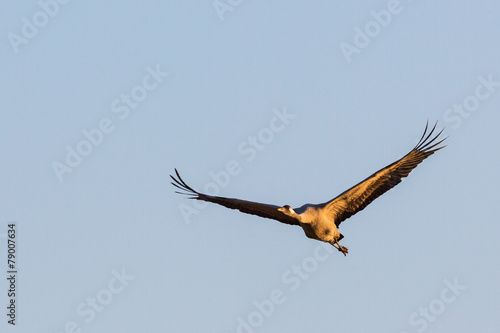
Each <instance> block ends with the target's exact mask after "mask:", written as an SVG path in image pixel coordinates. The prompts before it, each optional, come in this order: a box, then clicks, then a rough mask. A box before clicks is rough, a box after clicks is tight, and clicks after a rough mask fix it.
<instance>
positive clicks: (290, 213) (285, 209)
mask: <svg viewBox="0 0 500 333" xmlns="http://www.w3.org/2000/svg"><path fill="white" fill-rule="evenodd" d="M278 211H280V212H282V213H283V214H286V215H288V216H292V217H296V216H297V213H295V211H294V210H293V208H292V207H290V206H289V205H284V206H283V207H281V208H278Z"/></svg>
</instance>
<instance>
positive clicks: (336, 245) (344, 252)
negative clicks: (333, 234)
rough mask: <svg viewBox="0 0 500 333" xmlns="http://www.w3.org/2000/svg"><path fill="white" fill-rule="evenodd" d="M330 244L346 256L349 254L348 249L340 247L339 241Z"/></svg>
mask: <svg viewBox="0 0 500 333" xmlns="http://www.w3.org/2000/svg"><path fill="white" fill-rule="evenodd" d="M330 244H332V245H333V246H335V248H337V250H339V251H340V252H342V253H343V254H344V256H346V255H347V252H348V250H347V247H345V246H342V245H340V244H339V242H338V241H335V242H332V243H330Z"/></svg>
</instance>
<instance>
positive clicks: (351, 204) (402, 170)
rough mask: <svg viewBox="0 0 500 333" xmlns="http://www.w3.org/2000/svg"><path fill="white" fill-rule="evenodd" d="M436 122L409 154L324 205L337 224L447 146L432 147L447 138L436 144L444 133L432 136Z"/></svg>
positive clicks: (425, 131) (361, 208)
mask: <svg viewBox="0 0 500 333" xmlns="http://www.w3.org/2000/svg"><path fill="white" fill-rule="evenodd" d="M436 125H437V122H436ZM436 125H434V127H433V128H432V130H431V131H430V133H429V134H428V135H427V136H426V133H427V127H428V124H427V125H426V126H425V130H424V134H423V135H422V137H421V138H420V141H419V142H418V143H417V145H416V146H415V148H413V149H412V151H410V152H409V153H408V154H407V155H406V156H404V157H403V158H401V159H400V160H398V161H396V162H394V163H392V164H390V165H388V166H386V167H385V168H383V169H380V170H379V171H377V172H375V173H374V174H373V175H371V176H370V177H368V178H366V179H365V180H363V181H362V182H360V183H359V184H357V185H355V186H353V187H351V188H350V189H348V190H347V191H345V192H344V193H342V194H340V195H339V196H337V197H336V198H334V199H333V200H331V201H329V202H327V203H325V204H324V209H325V210H326V211H327V212H329V213H331V214H333V217H334V219H335V224H336V225H337V227H338V226H339V225H340V223H342V221H344V220H345V219H348V218H349V217H351V216H352V215H354V214H356V213H357V212H359V211H360V210H363V209H364V208H365V207H366V206H368V204H370V203H371V202H372V201H373V200H375V199H376V198H378V197H379V196H381V195H382V194H384V193H385V192H387V191H388V190H390V189H391V188H393V187H394V186H396V185H397V184H399V183H400V182H401V178H404V177H406V176H408V174H409V173H410V172H411V171H412V170H413V169H414V168H416V167H417V165H418V164H420V162H422V161H423V160H425V159H426V158H427V157H429V156H431V155H432V154H434V153H435V152H436V151H438V150H440V149H442V148H444V147H445V146H443V147H438V148H435V149H433V148H434V147H436V146H437V145H439V144H440V143H441V142H443V141H444V140H445V139H446V138H444V139H442V140H441V141H439V142H437V143H434V144H433V142H434V141H436V139H437V138H438V137H439V135H440V134H441V133H442V132H443V130H441V132H439V133H438V134H437V135H436V136H434V137H433V138H432V139H430V138H431V135H432V133H433V132H434V130H435V128H436Z"/></svg>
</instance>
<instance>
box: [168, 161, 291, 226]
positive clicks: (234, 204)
mask: <svg viewBox="0 0 500 333" xmlns="http://www.w3.org/2000/svg"><path fill="white" fill-rule="evenodd" d="M175 174H176V175H177V178H175V177H174V176H172V175H170V178H172V180H173V182H172V185H174V186H175V187H177V188H178V189H180V190H182V191H183V192H179V191H176V193H179V194H184V195H188V196H189V199H196V200H203V201H208V202H213V203H216V204H219V205H222V206H224V207H227V208H231V209H237V210H239V211H240V212H243V213H247V214H252V215H257V216H260V217H265V218H268V219H273V220H277V221H280V222H282V223H286V224H292V225H299V223H298V221H297V220H296V219H294V218H292V217H290V216H288V215H286V214H284V213H282V212H280V211H279V210H278V208H280V207H279V206H274V205H268V204H263V203H258V202H252V201H246V200H240V199H233V198H224V197H217V196H212V195H207V194H203V193H200V192H197V191H195V190H193V189H192V188H191V187H190V186H188V185H187V184H186V183H185V182H184V180H182V178H181V176H180V175H179V172H178V171H177V169H175Z"/></svg>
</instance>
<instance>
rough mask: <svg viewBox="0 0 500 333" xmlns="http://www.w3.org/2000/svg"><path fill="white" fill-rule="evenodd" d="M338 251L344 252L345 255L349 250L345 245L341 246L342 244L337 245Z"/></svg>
mask: <svg viewBox="0 0 500 333" xmlns="http://www.w3.org/2000/svg"><path fill="white" fill-rule="evenodd" d="M338 249H339V251H340V252H342V253H343V254H344V256H346V255H347V252H349V250H347V247H345V246H342V245H339V248H338Z"/></svg>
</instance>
